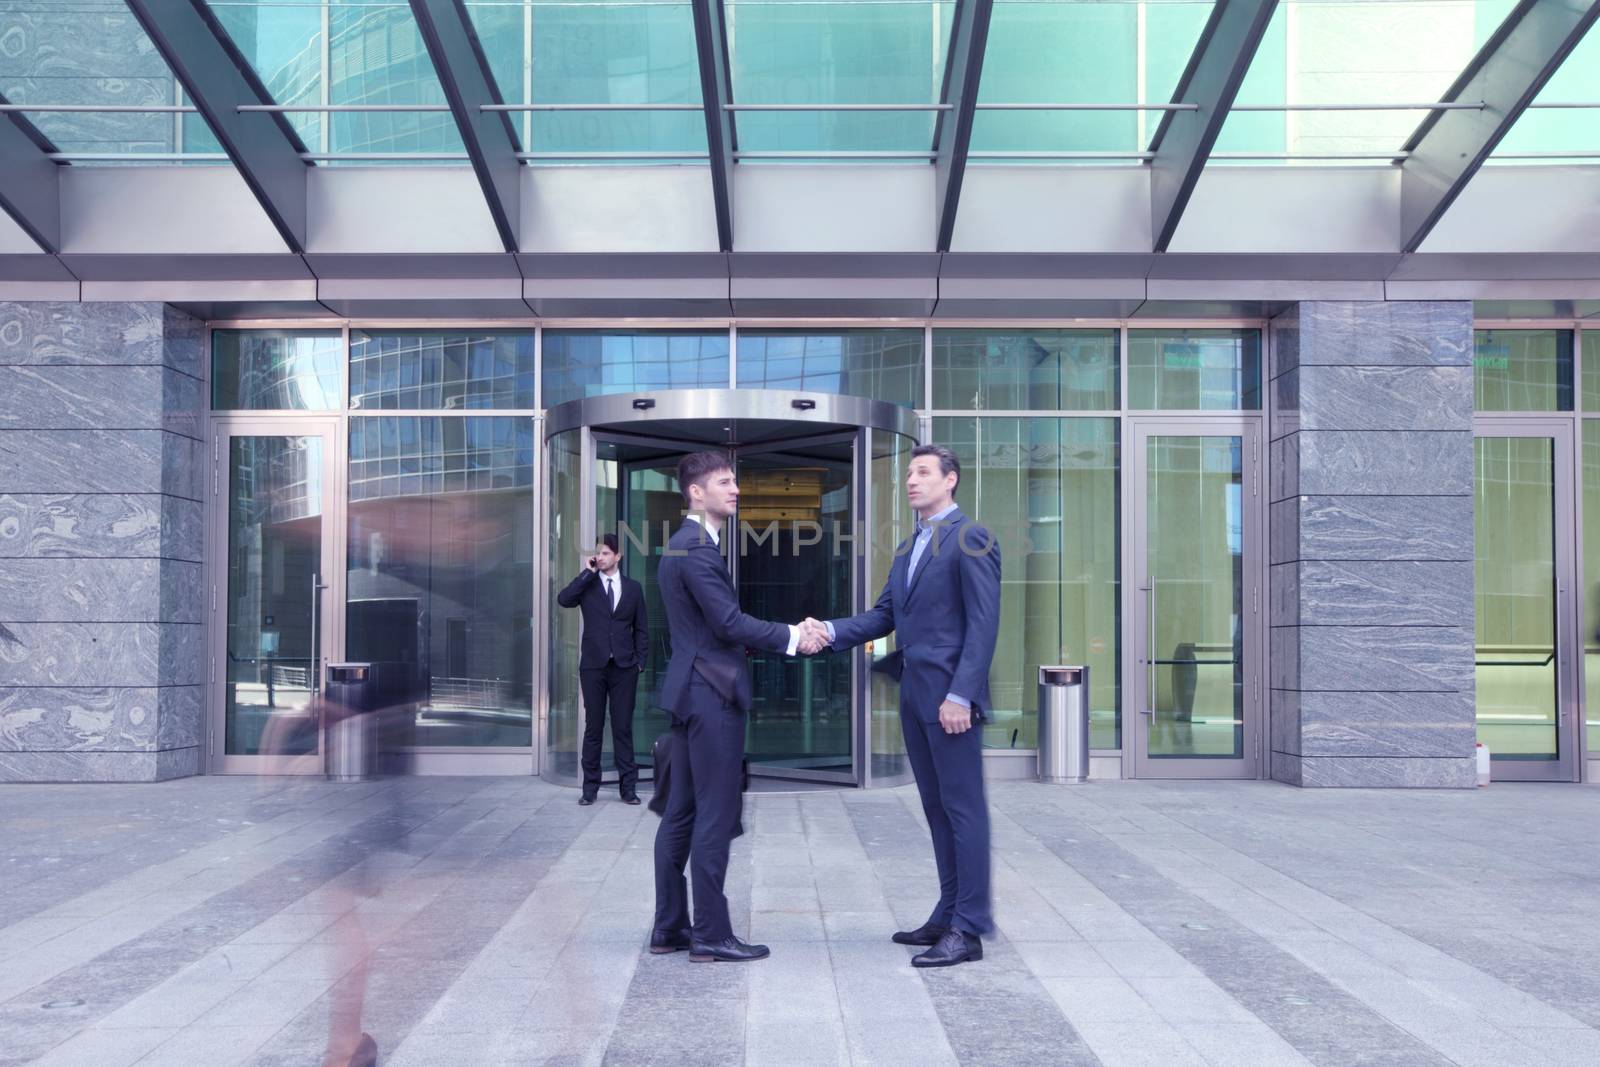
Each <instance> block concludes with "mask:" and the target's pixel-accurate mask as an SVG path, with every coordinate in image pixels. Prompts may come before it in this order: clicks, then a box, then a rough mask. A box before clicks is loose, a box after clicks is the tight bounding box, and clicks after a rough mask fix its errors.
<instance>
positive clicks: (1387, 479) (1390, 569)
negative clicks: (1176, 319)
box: [1269, 301, 1475, 787]
mask: <svg viewBox="0 0 1600 1067" xmlns="http://www.w3.org/2000/svg"><path fill="white" fill-rule="evenodd" d="M1271 331H1272V359H1271V367H1270V375H1271V387H1272V397H1273V405H1274V406H1273V419H1272V431H1271V438H1272V444H1271V449H1270V455H1269V462H1270V474H1271V477H1270V484H1271V496H1270V499H1271V512H1270V518H1269V525H1270V530H1271V536H1270V544H1271V579H1270V584H1269V588H1270V601H1271V625H1272V639H1271V645H1272V667H1271V673H1272V679H1271V682H1272V684H1271V696H1270V724H1271V731H1270V732H1271V750H1272V765H1271V770H1272V776H1273V777H1274V778H1276V779H1279V780H1281V781H1286V782H1292V783H1295V784H1297V785H1304V786H1424V787H1468V786H1471V785H1473V784H1474V782H1475V778H1474V769H1473V744H1474V741H1475V719H1474V706H1473V525H1472V482H1473V451H1472V405H1473V382H1472V305H1471V304H1470V303H1467V302H1456V301H1451V302H1444V301H1438V302H1423V301H1417V302H1398V301H1397V302H1370V303H1367V302H1363V303H1353V302H1352V303H1345V302H1320V301H1319V302H1308V303H1302V304H1299V305H1297V306H1295V307H1294V308H1292V309H1290V310H1289V311H1287V312H1285V313H1284V314H1282V315H1280V316H1279V317H1277V318H1275V319H1274V320H1273V321H1272V324H1271Z"/></svg>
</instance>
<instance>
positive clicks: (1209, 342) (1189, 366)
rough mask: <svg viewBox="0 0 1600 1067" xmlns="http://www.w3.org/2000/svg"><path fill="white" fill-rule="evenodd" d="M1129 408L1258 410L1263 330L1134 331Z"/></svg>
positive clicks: (1131, 335)
mask: <svg viewBox="0 0 1600 1067" xmlns="http://www.w3.org/2000/svg"><path fill="white" fill-rule="evenodd" d="M1128 406H1129V407H1130V408H1134V409H1137V410H1153V409H1170V410H1175V411H1178V410H1183V411H1193V410H1202V411H1211V410H1230V409H1243V410H1246V411H1254V410H1256V409H1258V408H1259V407H1260V406H1261V331H1260V330H1234V329H1227V330H1129V331H1128Z"/></svg>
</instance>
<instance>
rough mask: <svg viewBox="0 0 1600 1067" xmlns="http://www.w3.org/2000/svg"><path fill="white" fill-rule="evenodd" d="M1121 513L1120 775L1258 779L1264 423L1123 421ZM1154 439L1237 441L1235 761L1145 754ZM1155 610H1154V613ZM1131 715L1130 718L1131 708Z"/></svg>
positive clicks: (1253, 419)
mask: <svg viewBox="0 0 1600 1067" xmlns="http://www.w3.org/2000/svg"><path fill="white" fill-rule="evenodd" d="M1122 434H1123V438H1122V441H1123V448H1122V457H1123V461H1122V468H1123V493H1124V497H1123V500H1124V504H1123V507H1124V514H1125V515H1126V516H1127V521H1126V522H1125V523H1124V524H1123V534H1122V536H1123V543H1122V559H1123V574H1124V581H1123V585H1122V591H1123V602H1122V619H1123V640H1122V677H1123V679H1124V685H1123V699H1122V707H1123V720H1122V755H1123V760H1122V767H1123V777H1125V778H1216V779H1223V778H1261V777H1264V776H1265V772H1266V762H1265V761H1264V760H1263V759H1262V757H1261V750H1262V734H1263V731H1264V727H1265V723H1266V714H1265V699H1264V694H1265V674H1266V670H1267V640H1266V613H1265V609H1264V607H1263V605H1264V603H1265V599H1266V597H1265V587H1266V573H1267V559H1266V545H1267V541H1266V522H1267V508H1266V504H1265V497H1264V496H1263V494H1262V490H1261V481H1262V472H1263V469H1264V466H1265V463H1264V456H1263V451H1264V449H1263V443H1262V436H1263V420H1262V418H1261V416H1260V415H1256V414H1240V413H1238V412H1228V413H1224V414H1218V415H1205V414H1191V415H1129V416H1127V417H1126V418H1125V419H1124V420H1123V427H1122ZM1152 437H1238V438H1239V439H1240V464H1241V467H1242V470H1241V472H1240V473H1241V476H1242V478H1243V482H1244V485H1243V489H1242V492H1241V505H1242V511H1243V514H1242V515H1241V516H1240V520H1241V524H1242V529H1241V538H1242V543H1241V545H1240V549H1241V552H1242V554H1243V561H1242V568H1243V570H1242V574H1243V581H1244V588H1243V589H1242V590H1241V597H1242V603H1241V605H1240V607H1241V619H1240V625H1241V626H1242V627H1243V629H1244V633H1243V637H1244V656H1245V666H1246V674H1245V678H1244V707H1243V719H1244V721H1243V727H1244V736H1243V743H1242V748H1243V752H1242V753H1241V755H1240V756H1239V757H1238V758H1237V759H1219V758H1214V757H1194V758H1172V759H1155V758H1152V757H1151V756H1149V755H1148V749H1147V745H1148V741H1149V722H1150V719H1151V718H1152V714H1151V711H1150V708H1149V704H1150V693H1149V692H1148V689H1149V680H1148V679H1149V674H1148V671H1149V666H1150V664H1149V651H1148V648H1147V646H1148V642H1149V634H1150V622H1151V616H1152V614H1153V613H1152V612H1151V611H1150V610H1149V606H1148V601H1147V598H1146V590H1147V589H1148V587H1149V577H1150V576H1149V575H1148V574H1147V573H1146V568H1147V567H1148V565H1149V559H1148V554H1147V549H1148V543H1149V542H1148V538H1149V515H1148V513H1147V512H1148V506H1149V496H1148V489H1149V474H1150V472H1149V467H1148V442H1149V440H1150V438H1152ZM1159 610H1160V609H1159V606H1157V608H1156V611H1157V612H1159ZM1130 710H1131V712H1132V717H1131V718H1130V717H1129V714H1128V713H1129V711H1130Z"/></svg>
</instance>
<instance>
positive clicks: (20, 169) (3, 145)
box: [0, 96, 61, 254]
mask: <svg viewBox="0 0 1600 1067" xmlns="http://www.w3.org/2000/svg"><path fill="white" fill-rule="evenodd" d="M4 103H8V101H7V100H6V99H5V97H4V96H0V104H4ZM55 150H56V146H55V145H53V144H51V143H50V139H49V138H48V137H46V136H45V135H44V134H42V133H40V132H39V129H38V127H36V126H34V124H33V123H31V122H29V121H28V120H27V119H26V118H25V117H24V116H23V115H22V114H21V113H20V112H16V111H12V112H8V113H6V114H4V115H0V208H4V209H5V212H6V214H7V215H10V216H11V217H12V218H13V219H15V220H16V223H17V225H18V226H21V227H22V229H23V230H24V231H25V232H26V233H27V235H28V236H29V237H31V238H33V239H34V241H36V242H38V245H39V247H40V248H42V249H44V250H45V251H46V252H50V253H52V254H54V253H56V252H60V251H61V164H59V163H57V162H55V161H54V160H52V159H51V158H50V157H49V155H47V154H46V153H49V152H54V151H55Z"/></svg>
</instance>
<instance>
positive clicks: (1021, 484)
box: [897, 417, 1121, 749]
mask: <svg viewBox="0 0 1600 1067" xmlns="http://www.w3.org/2000/svg"><path fill="white" fill-rule="evenodd" d="M933 440H934V441H935V442H937V443H939V444H943V445H948V446H950V447H951V448H952V449H954V450H955V452H956V455H957V456H958V457H959V458H960V459H961V484H960V485H959V486H957V488H956V502H957V503H958V504H960V505H961V509H962V511H964V512H965V513H966V514H968V515H970V516H972V517H973V518H974V519H975V520H977V521H978V522H981V523H982V524H983V525H985V526H987V527H988V528H989V530H990V532H991V533H993V534H994V535H995V537H996V538H997V539H998V540H999V542H1000V553H1001V556H1000V558H1001V560H1002V568H1001V570H1002V573H1001V585H1000V639H999V642H998V643H997V645H996V649H995V657H994V663H993V666H992V667H991V669H990V672H989V697H990V699H991V700H992V701H993V702H994V716H993V718H992V720H991V721H990V722H988V723H986V724H985V726H984V737H983V740H984V744H985V745H987V746H989V747H991V748H1022V749H1028V748H1035V747H1037V746H1038V711H1039V708H1038V679H1039V667H1040V666H1041V665H1053V664H1087V665H1088V666H1089V668H1090V671H1089V679H1090V692H1089V715H1090V732H1091V736H1090V743H1091V744H1092V746H1093V747H1095V748H1118V747H1120V743H1121V742H1120V728H1119V724H1120V717H1119V714H1118V711H1119V706H1120V703H1121V696H1120V686H1119V671H1118V666H1117V662H1118V657H1117V647H1118V640H1117V634H1118V595H1117V594H1118V566H1119V562H1118V543H1119V542H1118V532H1117V531H1118V529H1119V526H1118V516H1117V500H1118V477H1117V475H1118V454H1117V453H1118V445H1117V420H1115V419H1096V418H1076V419H1070V418H1064V419H1047V418H1034V419H1017V418H998V417H997V418H943V419H935V420H933ZM897 488H900V487H899V486H897ZM899 505H900V507H901V508H904V506H905V498H904V495H903V489H902V491H901V495H900V499H899Z"/></svg>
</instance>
